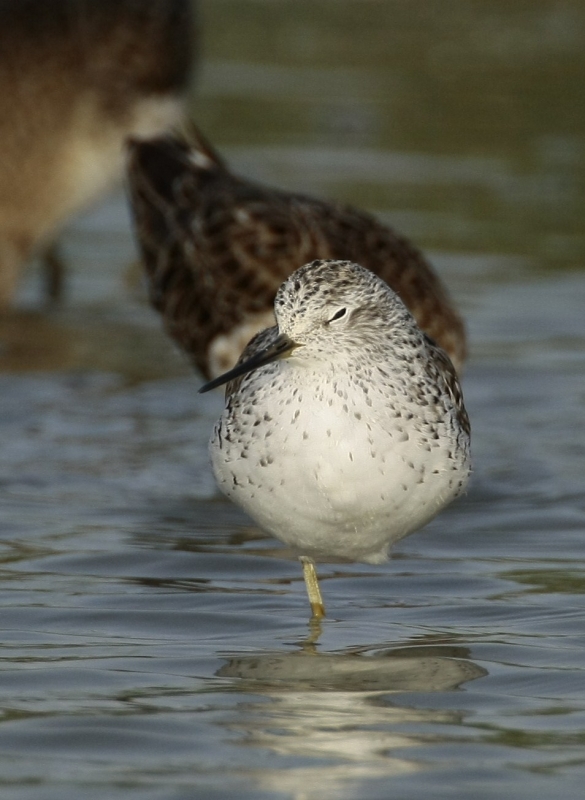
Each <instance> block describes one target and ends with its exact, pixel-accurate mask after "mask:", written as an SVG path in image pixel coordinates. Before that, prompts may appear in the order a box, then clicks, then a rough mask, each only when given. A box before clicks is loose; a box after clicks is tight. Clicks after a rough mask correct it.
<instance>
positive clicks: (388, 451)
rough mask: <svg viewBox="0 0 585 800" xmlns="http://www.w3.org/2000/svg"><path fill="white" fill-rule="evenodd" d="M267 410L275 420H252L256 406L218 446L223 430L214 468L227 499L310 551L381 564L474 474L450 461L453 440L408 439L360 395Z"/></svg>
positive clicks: (215, 444) (463, 459) (216, 440)
mask: <svg viewBox="0 0 585 800" xmlns="http://www.w3.org/2000/svg"><path fill="white" fill-rule="evenodd" d="M267 408H269V409H270V410H269V416H270V420H269V421H268V422H264V421H261V422H260V424H257V425H254V421H256V419H258V417H262V410H261V409H260V408H259V407H255V408H254V414H255V416H254V415H251V416H250V421H249V422H244V423H243V427H240V428H239V430H238V431H237V433H240V434H242V435H241V436H238V437H236V436H235V435H234V436H230V438H232V441H231V442H226V441H225V440H224V441H223V443H222V446H221V447H220V446H219V437H218V432H217V429H216V432H215V434H214V437H213V438H212V442H211V457H212V463H213V468H214V471H215V475H216V478H217V481H218V483H219V485H220V487H221V489H222V491H224V492H225V494H226V495H227V496H228V497H230V498H231V499H232V500H234V501H235V502H236V503H238V504H239V505H240V506H241V507H242V508H244V510H245V511H247V512H248V513H249V514H250V516H252V517H253V518H254V519H255V520H256V521H257V522H258V523H259V525H260V526H261V527H262V528H264V529H265V530H266V531H268V532H270V533H271V534H273V535H274V536H275V537H276V538H278V539H280V540H281V541H283V542H285V543H286V544H289V545H291V546H293V547H295V548H296V549H298V551H299V552H302V553H304V554H307V555H311V554H313V555H317V556H319V555H321V556H325V557H326V556H329V557H342V558H348V559H351V560H357V561H369V562H372V563H376V562H380V561H383V560H385V559H386V558H387V551H388V547H389V546H390V545H391V544H392V543H393V542H395V541H397V540H398V539H400V538H402V537H403V536H406V535H407V534H409V533H411V532H412V531H414V530H416V529H417V528H420V527H421V526H422V525H424V524H425V523H426V522H428V521H429V520H430V519H432V518H433V517H434V516H435V515H436V514H437V513H438V512H439V511H440V509H441V508H442V507H443V506H444V505H446V504H447V503H448V502H449V501H450V500H452V499H453V498H454V497H456V496H457V494H458V493H459V492H460V491H461V487H462V480H463V479H464V478H466V476H467V463H466V456H461V458H460V459H458V460H456V461H454V460H453V459H452V458H450V454H451V452H452V451H454V450H455V447H454V443H453V441H451V440H450V439H448V437H447V438H446V437H443V438H439V439H438V440H437V439H434V440H433V441H432V445H431V444H429V441H428V437H427V436H425V435H424V434H419V433H418V432H417V431H416V430H414V431H411V432H410V433H409V435H408V437H407V436H406V435H405V434H404V431H403V430H402V429H401V427H400V425H398V424H397V423H396V421H395V419H394V417H393V416H392V415H391V414H390V412H388V417H387V418H386V417H383V418H382V419H380V418H379V415H378V418H375V417H374V415H372V418H368V411H369V409H368V408H364V406H363V396H361V397H358V398H352V397H351V396H350V397H348V396H347V393H344V395H343V396H342V397H336V398H335V402H334V403H333V404H332V405H331V406H329V405H328V404H327V403H324V404H320V403H316V402H311V403H309V404H307V403H304V402H303V401H302V399H300V400H299V402H295V401H293V402H289V403H286V404H285V403H283V404H281V405H277V404H275V403H274V402H273V401H272V402H271V403H270V404H269V405H267ZM356 415H357V416H356ZM242 419H243V417H242V416H241V415H240V416H239V422H241V420H242ZM266 433H268V434H269V435H268V436H267V437H266ZM244 442H245V446H244V444H243V443H244ZM464 482H465V481H464V480H463V483H464Z"/></svg>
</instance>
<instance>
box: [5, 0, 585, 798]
mask: <svg viewBox="0 0 585 800" xmlns="http://www.w3.org/2000/svg"><path fill="white" fill-rule="evenodd" d="M202 16H203V23H204V25H205V31H206V50H205V57H204V62H203V65H202V71H201V74H200V80H199V84H198V87H197V91H196V92H195V94H194V97H193V113H194V116H195V118H196V119H198V120H199V122H200V123H201V125H202V126H203V127H204V129H205V130H206V132H207V133H208V134H209V135H210V136H211V137H212V138H213V140H214V141H215V142H216V143H217V144H218V145H219V146H221V148H222V150H223V151H224V152H225V154H226V156H227V157H228V158H229V159H230V160H231V161H232V163H233V164H234V165H235V166H236V167H237V168H238V169H239V170H240V171H242V172H244V173H245V174H248V175H250V176H253V177H255V178H256V179H259V180H264V181H268V182H270V183H273V184H275V185H281V186H287V187H290V188H296V189H302V190H305V191H310V192H314V193H318V194H320V195H322V196H330V197H337V198H342V199H344V200H348V201H351V202H353V203H355V204H358V205H362V206H364V207H367V208H369V209H371V210H373V211H375V212H377V213H379V214H380V215H381V216H382V217H383V218H384V219H387V220H388V221H389V222H391V223H392V224H394V225H395V226H396V227H398V228H399V229H400V230H402V231H403V232H405V233H407V234H408V235H410V236H411V237H412V238H414V239H415V240H416V241H417V243H418V244H420V245H421V246H422V247H423V248H424V249H425V251H426V252H427V253H428V254H429V257H431V259H432V260H433V263H434V264H435V265H436V267H437V269H439V270H440V272H441V274H442V275H443V276H444V278H445V281H446V282H447V283H448V284H449V286H450V288H451V290H452V292H453V295H454V297H455V298H456V300H457V302H458V304H459V305H460V307H461V309H462V311H463V313H464V314H465V317H466V319H467V321H468V326H469V334H470V344H471V356H470V361H469V365H468V368H467V370H466V373H465V379H464V390H465V396H466V400H467V405H468V409H469V413H470V417H471V420H472V426H473V451H474V462H475V469H474V476H473V481H472V484H471V486H470V489H469V492H468V493H467V495H466V496H465V497H464V498H463V499H462V500H461V501H460V502H458V503H457V504H455V505H453V506H452V507H451V508H449V509H448V510H447V511H446V512H445V513H443V514H442V515H441V516H440V517H439V518H438V519H437V520H435V521H434V522H433V523H432V524H431V525H429V526H428V527H427V528H426V529H425V530H424V531H423V532H420V533H417V534H415V535H413V536H412V537H410V538H408V539H406V540H404V541H403V542H401V543H400V544H399V546H397V547H396V549H395V552H394V558H393V559H392V561H391V562H390V563H389V564H388V565H385V566H381V567H370V566H365V565H352V564H348V565H334V564H330V565H323V566H321V568H320V573H321V575H322V578H323V581H322V588H323V592H324V595H325V600H326V603H327V607H328V611H329V615H330V616H329V617H328V618H327V619H326V620H325V621H324V622H323V624H322V626H321V628H320V630H319V629H317V628H315V627H314V626H313V627H312V626H310V625H309V624H308V615H307V601H306V597H305V593H304V586H303V584H302V577H301V572H300V568H299V565H298V563H297V562H296V561H295V559H294V557H293V555H292V554H291V553H289V552H288V551H287V550H285V549H284V548H283V547H281V546H280V545H279V544H278V543H276V542H275V541H274V540H272V539H267V538H265V537H264V536H263V534H262V533H261V532H260V531H259V530H258V529H257V528H256V527H255V526H254V525H253V523H252V522H251V521H250V520H249V519H247V518H246V517H245V516H244V515H243V514H242V513H241V512H240V511H238V510H237V509H236V508H235V507H233V506H232V505H230V504H229V503H228V502H227V501H225V500H223V499H222V498H221V497H219V496H218V494H217V491H216V489H215V486H214V483H213V480H212V478H211V473H210V469H209V466H208V463H207V453H206V444H207V439H208V436H209V432H210V430H211V426H212V423H213V421H214V419H215V417H216V416H217V415H218V413H219V410H220V408H221V397H220V396H212V397H209V396H207V395H205V396H198V395H197V393H196V390H197V388H198V386H199V385H200V380H199V378H198V376H196V375H193V374H192V373H191V371H190V369H189V368H188V366H187V365H186V363H185V361H184V359H183V358H182V357H181V356H180V355H179V354H178V353H177V352H176V351H175V350H174V349H173V347H172V346H171V345H170V344H169V343H168V342H167V341H166V339H165V337H164V335H163V333H162V332H161V330H160V326H159V321H158V319H157V317H156V315H155V314H154V312H151V311H150V310H149V309H148V308H147V307H146V306H145V305H144V303H143V299H142V292H141V288H140V286H139V284H138V285H137V282H136V280H135V278H134V277H133V275H134V272H133V271H132V269H129V264H130V262H131V261H132V259H133V257H134V256H133V249H132V241H131V236H130V233H129V230H128V226H127V219H126V214H125V210H124V198H123V196H121V195H118V196H115V197H113V198H111V199H110V200H109V201H108V202H107V203H106V204H105V205H103V206H102V207H101V208H99V209H97V210H95V211H93V212H92V213H90V214H88V215H86V216H84V217H83V218H81V219H79V220H78V221H76V222H75V223H74V224H72V226H71V227H70V229H69V230H68V232H67V235H66V237H65V241H64V248H65V252H66V254H67V256H68V258H69V261H70V263H71V274H70V281H69V293H68V297H67V300H66V302H65V304H64V306H63V307H62V308H61V309H60V310H53V311H47V310H46V309H43V307H42V305H41V303H40V302H39V285H38V283H39V282H38V276H37V275H36V273H35V272H34V271H31V274H30V276H29V279H28V282H27V284H26V285H25V286H24V287H23V290H22V293H21V296H20V303H19V309H18V310H17V312H16V313H15V314H14V315H12V316H11V317H10V318H8V319H5V320H2V321H0V341H1V345H2V346H1V349H0V370H1V373H0V427H1V432H0V435H1V440H2V449H1V450H0V514H1V531H2V533H1V541H0V547H1V551H0V552H1V558H2V562H1V571H0V595H1V600H0V602H1V604H2V614H1V619H0V642H1V644H2V651H1V661H0V667H1V670H2V674H1V676H0V687H1V691H0V697H1V713H2V716H1V718H0V719H1V724H0V761H1V768H0V786H1V789H2V797H3V798H8V799H9V800H29V798H30V799H31V800H32V799H33V798H34V800H41V798H42V800H53V798H54V799H55V800H57V799H58V800H69V798H71V800H73V799H74V798H75V800H77V798H79V797H80V796H83V797H84V798H85V797H87V798H89V800H92V798H100V800H101V798H106V797H107V798H108V799H109V798H114V800H117V799H118V798H120V799H122V798H123V799H124V800H127V799H128V800H129V798H140V799H141V800H142V798H146V799H147V800H151V799H152V800H155V799H156V800H159V798H161V799H162V798H165V799H166V798H172V800H179V798H180V799H181V800H182V798H185V799H186V798H192V797H217V798H231V797H233V798H295V800H297V799H298V800H301V798H303V799H304V798H310V799H311V800H312V799H313V798H315V800H317V798H380V799H381V800H382V798H383V799H384V800H385V799H386V798H388V797H405V798H409V799H410V798H412V799H413V800H416V798H421V800H422V798H425V799H426V798H428V797H433V798H443V797H445V798H447V797H448V798H450V799H452V798H461V799H462V800H463V798H465V799H467V798H469V797H473V798H479V799H480V800H481V799H482V798H496V797H497V798H501V797H513V798H519V800H523V798H527V799H528V798H530V800H534V798H549V797H550V798H557V797H563V798H580V797H582V786H583V780H584V779H585V668H584V667H585V658H584V655H583V654H584V652H585V624H584V623H585V563H584V561H585V550H584V545H583V542H584V528H585V501H584V492H583V464H584V456H585V426H584V425H583V418H584V412H585V384H584V381H583V374H584V371H585V346H584V345H585V325H584V323H583V308H584V307H585V271H584V270H583V264H584V253H585V243H584V239H583V223H582V220H583V217H584V213H583V212H584V210H585V209H584V198H585V192H584V164H585V112H584V110H583V109H584V108H585V106H583V104H582V103H580V102H579V97H580V92H581V91H582V76H583V73H584V69H585V55H584V54H585V11H584V10H583V9H582V7H581V5H580V4H579V3H578V2H577V1H576V0H573V2H569V1H567V2H562V3H558V2H556V3H553V2H544V0H541V1H540V2H532V3H530V4H524V3H515V4H509V3H504V2H501V1H500V2H498V0H485V2H469V1H466V2H463V0H452V1H450V2H444V0H441V2H438V0H437V2H428V3H402V2H391V1H388V2H381V1H380V2H375V1H374V0H361V1H360V2H358V1H357V0H356V1H355V2H349V1H348V0H335V2H332V0H311V2H308V0H307V1H306V2H305V0H295V2H294V3H293V2H284V1H283V2H269V1H268V0H249V2H246V3H237V2H234V0H213V2H211V0H208V2H205V3H203V4H202Z"/></svg>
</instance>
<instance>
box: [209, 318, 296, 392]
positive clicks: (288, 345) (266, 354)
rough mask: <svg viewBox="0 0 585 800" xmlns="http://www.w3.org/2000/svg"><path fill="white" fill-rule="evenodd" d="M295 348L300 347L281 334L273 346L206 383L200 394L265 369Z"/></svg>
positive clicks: (265, 348) (264, 348)
mask: <svg viewBox="0 0 585 800" xmlns="http://www.w3.org/2000/svg"><path fill="white" fill-rule="evenodd" d="M295 347H298V344H297V343H296V342H293V340H292V339H289V337H288V336H287V335H286V334H284V333H281V334H279V336H278V337H277V338H276V339H275V340H274V341H273V342H272V344H271V345H269V346H268V347H263V348H262V350H258V352H257V353H254V355H253V356H250V358H247V359H246V360H245V361H241V362H240V363H239V364H236V366H235V367H234V368H233V369H230V370H229V371H228V372H224V373H223V375H220V376H219V377H217V378H214V379H213V380H212V381H209V383H206V384H205V385H204V386H202V387H201V389H199V394H203V393H204V392H209V391H210V389H216V388H217V387H218V386H222V385H223V384H224V383H228V381H231V380H233V379H234V378H239V377H240V375H246V374H247V373H248V372H252V371H253V370H255V369H258V367H263V366H264V364H270V363H271V362H272V361H276V360H277V359H279V358H282V356H284V355H286V354H287V353H290V351H291V350H294V349H295Z"/></svg>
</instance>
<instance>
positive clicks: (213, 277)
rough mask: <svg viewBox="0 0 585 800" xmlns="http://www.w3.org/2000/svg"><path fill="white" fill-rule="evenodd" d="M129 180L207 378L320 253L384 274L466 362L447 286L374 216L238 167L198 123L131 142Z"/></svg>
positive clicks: (157, 272) (146, 247) (177, 329)
mask: <svg viewBox="0 0 585 800" xmlns="http://www.w3.org/2000/svg"><path fill="white" fill-rule="evenodd" d="M129 186H130V195H131V203H132V207H133V212H134V219H135V230H136V237H137V240H138V243H139V246H140V249H141V251H142V256H143V261H144V264H145V268H146V273H147V276H148V284H149V292H150V299H151V302H152V305H153V306H154V307H155V308H156V309H157V310H158V311H160V313H161V314H162V315H163V318H164V322H165V325H166V329H167V331H168V333H169V334H170V335H171V336H172V337H173V338H174V339H175V340H176V341H177V342H178V344H179V345H180V346H181V347H182V348H183V349H184V350H186V352H187V353H188V354H189V356H190V357H191V359H192V361H193V362H194V364H195V365H196V366H197V368H198V369H199V370H200V371H201V372H202V373H203V375H205V376H206V377H213V376H216V375H219V374H221V373H222V372H224V371H225V370H227V369H229V368H231V367H232V366H233V365H234V364H235V363H236V360H237V358H238V356H239V354H240V353H241V351H242V349H243V348H244V346H245V345H246V343H247V342H248V341H249V339H250V338H251V337H252V336H253V335H254V334H255V333H257V332H258V331H260V330H262V329H264V328H266V327H269V326H270V325H273V324H274V315H273V303H274V297H275V295H276V291H277V289H278V287H279V286H280V284H281V283H282V282H283V281H284V280H285V279H286V278H287V277H288V276H289V275H290V274H291V273H292V272H293V271H294V270H295V269H297V268H298V267H300V266H302V265H303V264H305V263H306V262H308V261H312V260H314V259H319V258H320V259H325V258H329V259H341V260H345V259H347V260H350V261H356V262H358V263H359V264H362V266H364V267H366V268H367V269H370V270H372V272H375V273H376V274H377V275H379V276H380V278H382V279H383V280H385V281H386V282H387V283H388V285H389V286H390V287H391V288H392V289H394V291H395V292H396V293H397V294H398V295H399V297H400V298H401V300H402V301H403V302H404V303H405V304H406V306H407V307H408V308H409V309H410V311H411V312H412V313H413V314H414V316H415V318H416V320H417V322H418V324H419V325H420V326H421V328H422V329H423V330H424V331H425V332H426V333H428V334H429V336H431V337H432V338H433V339H435V340H436V341H437V342H438V343H439V344H440V345H441V346H442V347H443V349H444V350H445V351H446V352H447V353H448V354H449V356H450V357H451V360H452V361H453V363H454V365H455V367H456V368H457V370H460V368H461V365H462V363H463V361H464V359H465V330H464V326H463V322H462V320H461V317H460V316H459V314H458V313H457V311H456V310H455V308H454V307H453V304H452V302H451V300H450V298H449V296H448V293H447V291H446V290H445V288H444V286H443V285H442V283H441V281H440V280H439V278H438V276H437V275H436V273H435V272H434V270H433V269H432V267H431V266H430V265H429V264H428V262H427V261H426V260H425V259H424V257H423V256H422V255H421V253H420V252H419V251H418V250H417V249H416V248H415V247H413V246H412V245H411V244H410V243H409V242H408V241H407V240H406V239H404V238H403V237H401V236H399V235H398V234H396V233H395V232H394V231H392V230H391V229H390V228H388V227H387V226H385V225H382V223H381V222H379V221H378V220H376V219H375V218H374V217H373V216H371V215H370V214H367V213H364V212H362V211H358V210H356V209H354V208H350V207H349V206H345V205H341V204H338V203H329V202H324V201H322V200H317V199H314V198H312V197H308V196H305V195H301V194H292V193H290V192H283V191H278V190H276V189H270V188H268V187H265V186H261V185H259V184H256V183H252V182H250V181H248V180H244V179H242V178H238V177H235V176H234V175H233V174H232V173H231V172H230V171H229V169H228V168H227V166H226V165H225V164H224V163H223V161H222V160H221V158H220V157H219V156H218V154H217V153H216V152H215V151H214V150H213V149H212V147H211V146H210V145H209V143H208V142H206V141H205V139H204V138H203V137H202V136H201V134H200V133H199V132H198V131H197V130H195V129H194V128H193V129H192V130H191V131H190V132H188V133H187V134H186V135H185V136H184V137H181V136H165V137H161V138H157V139H154V140H152V141H143V142H134V143H132V144H131V145H130V158H129Z"/></svg>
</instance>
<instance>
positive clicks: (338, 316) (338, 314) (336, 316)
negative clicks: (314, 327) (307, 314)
mask: <svg viewBox="0 0 585 800" xmlns="http://www.w3.org/2000/svg"><path fill="white" fill-rule="evenodd" d="M346 313H347V308H340V309H339V311H336V312H335V314H334V315H333V316H332V317H331V319H329V320H327V322H335V320H337V319H341V318H342V317H345V315H346Z"/></svg>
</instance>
